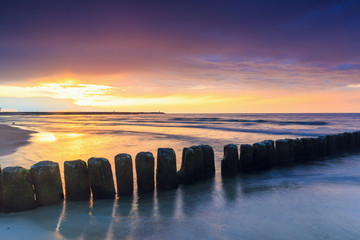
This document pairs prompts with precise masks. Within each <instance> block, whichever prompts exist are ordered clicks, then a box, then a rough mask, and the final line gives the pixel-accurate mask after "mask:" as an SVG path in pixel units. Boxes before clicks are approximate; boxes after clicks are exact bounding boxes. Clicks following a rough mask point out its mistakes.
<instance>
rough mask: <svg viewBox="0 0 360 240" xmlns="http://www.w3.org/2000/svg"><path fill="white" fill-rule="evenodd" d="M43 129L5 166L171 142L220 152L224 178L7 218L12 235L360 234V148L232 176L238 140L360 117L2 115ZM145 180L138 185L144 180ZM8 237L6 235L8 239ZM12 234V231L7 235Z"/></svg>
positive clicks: (2, 231)
mask: <svg viewBox="0 0 360 240" xmlns="http://www.w3.org/2000/svg"><path fill="white" fill-rule="evenodd" d="M12 122H15V126H18V127H21V128H25V129H30V130H34V131H36V132H37V133H36V134H33V137H32V138H31V139H30V143H29V144H27V145H25V146H23V147H21V148H19V149H18V150H17V152H15V153H14V154H11V155H6V156H1V157H0V164H1V166H2V167H6V166H15V165H20V166H23V167H30V166H31V165H33V164H34V163H36V162H38V161H43V160H52V161H56V162H59V164H60V167H61V170H62V169H63V162H64V161H67V160H75V159H83V160H87V159H88V158H90V157H105V158H108V159H109V160H110V162H111V163H112V165H113V166H114V156H115V155H116V154H118V153H129V154H131V155H132V157H133V159H134V158H135V155H136V153H138V152H140V151H150V152H152V153H153V154H154V156H155V159H156V153H157V148H160V147H171V148H173V149H174V150H175V152H176V154H177V165H178V168H180V164H181V162H180V159H181V152H182V148H183V147H189V146H191V145H198V144H209V145H211V146H212V147H213V148H214V152H215V166H216V176H215V178H214V179H212V180H205V181H202V182H199V183H197V184H195V185H191V186H180V187H179V188H178V189H176V190H172V191H168V192H163V193H156V192H155V193H154V194H150V195H146V196H141V197H139V196H137V194H135V195H134V197H130V198H129V197H121V198H119V199H116V200H96V201H94V202H76V203H74V202H64V204H63V205H57V206H51V207H42V208H38V209H35V210H33V211H28V212H22V213H14V214H7V215H5V214H0V236H3V237H4V239H22V238H26V239H170V238H172V239H302V240H303V239H360V229H359V228H358V226H359V224H360V208H359V202H360V153H351V154H343V155H341V156H338V157H334V158H328V159H323V160H319V161H315V162H313V163H308V164H303V165H297V166H293V167H288V168H279V169H273V170H270V171H266V172H257V173H252V174H247V175H239V176H238V177H236V178H233V179H222V178H221V176H220V161H221V158H222V154H223V146H224V145H226V144H228V143H234V144H242V143H255V142H258V141H262V140H267V139H272V140H276V139H281V138H296V137H305V136H318V135H323V134H330V133H339V132H344V131H355V130H359V129H360V114H164V115H163V114H161V115H79V116H63V115H56V116H42V115H0V124H11V123H12ZM135 186H136V184H135ZM5 237H6V238H5ZM0 238H1V239H2V237H0Z"/></svg>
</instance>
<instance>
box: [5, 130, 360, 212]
mask: <svg viewBox="0 0 360 240" xmlns="http://www.w3.org/2000/svg"><path fill="white" fill-rule="evenodd" d="M359 149H360V131H356V132H345V133H340V134H332V135H326V136H319V137H316V138H296V139H279V140H276V141H273V140H265V141H262V142H258V143H254V144H241V145H240V148H238V146H237V145H235V144H228V145H226V146H225V147H224V157H223V159H222V160H221V175H222V177H234V176H236V175H238V174H241V173H249V172H253V171H264V170H268V169H271V168H274V167H283V166H291V165H293V164H297V163H305V162H309V161H313V160H318V159H319V158H324V157H331V156H336V155H338V154H342V153H345V152H352V151H356V150H359ZM239 150H240V151H239ZM156 163H157V166H156V173H155V160H154V156H153V154H152V153H150V152H140V153H138V154H137V155H136V158H135V169H136V174H137V189H138V191H137V192H138V194H146V193H152V192H154V191H155V189H156V190H157V191H166V190H170V189H174V188H177V187H178V186H179V184H184V185H188V184H194V183H196V182H197V181H200V180H203V179H208V178H213V177H214V176H215V159H214V151H213V148H212V147H211V146H209V145H198V146H191V147H189V148H184V149H183V153H182V162H181V168H180V170H179V171H176V156H175V152H174V150H173V149H171V148H159V149H158V153H157V161H156ZM132 164H133V162H132V157H131V156H130V155H129V154H126V153H122V154H118V155H116V156H115V173H116V183H117V189H116V190H117V191H115V185H114V179H113V172H112V170H111V165H110V162H109V161H108V160H107V159H105V158H90V159H89V160H88V161H87V162H85V161H83V160H74V161H66V162H65V163H64V179H65V193H66V194H65V197H64V191H63V185H62V182H61V176H60V170H59V164H58V163H55V162H51V161H42V162H39V163H36V164H34V165H33V166H31V168H30V169H25V168H22V167H6V168H4V169H3V170H1V168H0V209H1V211H3V212H5V213H9V212H19V211H25V210H30V209H34V208H36V207H38V206H47V205H53V204H60V203H62V202H63V201H64V199H66V200H67V201H81V200H89V199H90V198H91V195H92V198H93V200H96V199H104V198H114V197H115V196H116V194H117V196H124V195H132V194H134V186H133V181H134V179H133V174H134V173H133V166H132ZM155 176H156V177H155ZM155 178H156V181H155ZM155 187H156V188H155Z"/></svg>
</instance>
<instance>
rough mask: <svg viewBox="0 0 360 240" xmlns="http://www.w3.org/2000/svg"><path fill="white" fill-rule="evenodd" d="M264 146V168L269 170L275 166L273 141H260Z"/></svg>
mask: <svg viewBox="0 0 360 240" xmlns="http://www.w3.org/2000/svg"><path fill="white" fill-rule="evenodd" d="M262 142H263V143H264V144H265V146H266V163H265V166H264V167H265V168H271V167H273V166H276V165H277V158H276V151H275V144H274V141H273V140H265V141H262Z"/></svg>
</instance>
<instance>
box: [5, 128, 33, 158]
mask: <svg viewBox="0 0 360 240" xmlns="http://www.w3.org/2000/svg"><path fill="white" fill-rule="evenodd" d="M32 133H35V132H33V131H29V130H24V129H20V128H17V127H11V126H8V125H1V124H0V156H4V155H9V154H12V153H14V152H16V150H17V149H18V148H19V147H21V146H24V145H26V144H28V143H29V139H30V138H31V134H32Z"/></svg>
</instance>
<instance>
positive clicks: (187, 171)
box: [177, 148, 196, 184]
mask: <svg viewBox="0 0 360 240" xmlns="http://www.w3.org/2000/svg"><path fill="white" fill-rule="evenodd" d="M177 175H178V177H179V182H180V183H181V184H192V183H194V182H195V181H196V178H195V153H194V150H193V149H192V148H184V149H183V156H182V162H181V168H180V170H179V171H178V172H177Z"/></svg>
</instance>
